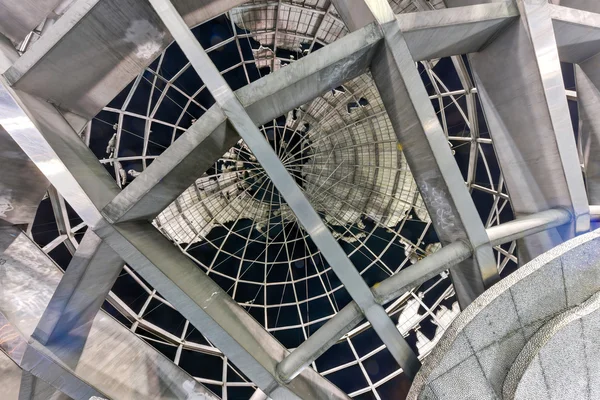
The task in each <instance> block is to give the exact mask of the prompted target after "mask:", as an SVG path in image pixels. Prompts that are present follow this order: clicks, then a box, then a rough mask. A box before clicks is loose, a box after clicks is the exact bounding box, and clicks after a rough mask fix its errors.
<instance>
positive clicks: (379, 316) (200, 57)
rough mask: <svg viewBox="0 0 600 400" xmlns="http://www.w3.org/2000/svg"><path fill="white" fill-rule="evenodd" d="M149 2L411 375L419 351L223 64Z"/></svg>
mask: <svg viewBox="0 0 600 400" xmlns="http://www.w3.org/2000/svg"><path fill="white" fill-rule="evenodd" d="M150 3H151V4H152V6H153V7H154V8H155V10H156V12H157V13H158V15H159V16H160V17H161V19H162V20H163V23H164V24H165V25H166V26H167V28H168V29H169V31H170V32H171V34H172V35H173V37H174V38H175V41H177V43H178V44H179V46H180V47H181V49H182V51H183V53H184V54H185V55H186V56H187V58H188V59H189V61H190V63H191V65H192V67H193V68H194V69H195V70H196V72H197V73H198V75H200V77H201V78H202V80H203V82H204V83H205V84H206V87H207V88H208V90H209V91H210V92H211V94H212V95H213V97H214V98H215V100H216V102H217V104H219V106H220V107H221V109H222V110H223V112H224V113H225V115H226V116H227V117H228V119H229V122H230V123H231V125H232V126H233V127H234V128H235V129H236V130H237V131H238V133H239V134H240V136H242V138H243V139H244V141H245V142H246V144H247V145H248V147H250V149H251V150H252V152H253V153H254V155H255V156H256V158H257V159H258V161H259V162H260V163H261V165H262V166H263V168H264V169H265V171H266V172H267V174H268V175H269V177H270V178H271V180H272V182H273V184H274V185H275V187H277V189H278V190H279V192H280V193H281V195H282V196H283V197H284V199H285V200H286V202H287V203H288V205H289V206H290V208H291V209H292V210H293V211H294V213H295V214H296V216H297V218H298V221H300V223H301V224H302V225H303V227H304V229H305V230H306V231H307V233H308V234H309V235H310V236H311V238H312V239H313V241H314V243H315V244H316V245H317V246H318V247H319V249H320V250H321V252H322V254H323V256H324V257H325V258H326V259H327V261H328V262H329V264H330V265H331V266H332V268H333V270H334V271H335V273H336V274H337V276H338V277H339V279H340V281H341V282H342V283H343V284H344V286H345V288H346V290H348V293H350V295H351V296H352V297H353V298H354V300H355V301H356V303H357V304H358V305H359V306H360V307H361V309H362V310H363V312H364V314H365V316H366V317H367V319H368V320H369V321H370V322H371V324H372V325H373V328H374V329H375V331H376V332H377V334H378V335H379V337H380V338H381V340H382V341H383V343H385V345H386V346H387V348H388V350H389V351H390V353H391V354H392V356H394V358H395V359H396V361H397V362H398V363H399V364H400V366H402V368H403V369H404V371H405V373H406V374H407V376H409V377H413V376H414V375H415V374H416V372H417V371H418V369H419V367H420V362H419V360H418V358H417V356H416V355H415V353H414V352H413V351H412V349H411V348H410V347H409V345H408V344H407V343H406V341H405V340H404V338H403V337H402V335H401V334H400V332H399V331H398V329H397V328H396V326H395V325H394V323H393V322H392V320H391V319H390V318H389V316H388V315H387V314H386V312H385V310H384V309H383V307H381V306H380V305H379V304H377V303H376V302H375V300H374V299H373V295H372V293H371V291H370V290H369V287H368V286H367V284H366V283H365V281H364V280H363V279H362V276H361V275H360V274H359V273H358V271H357V270H356V268H355V267H354V265H353V264H352V263H351V262H350V260H349V259H348V257H347V256H346V253H345V252H344V250H343V249H342V248H341V246H340V245H339V243H338V242H337V241H336V240H335V238H334V237H333V234H332V233H331V231H330V230H329V228H328V227H327V225H325V223H324V222H323V221H322V220H321V218H320V217H319V215H318V214H317V212H316V211H315V210H314V209H313V208H312V206H311V204H310V203H309V201H308V199H307V198H306V196H305V195H304V193H303V192H302V190H301V189H300V188H299V187H298V185H297V184H296V182H295V180H294V178H292V177H291V175H290V174H289V173H288V171H287V170H286V169H285V167H284V165H283V164H282V163H281V160H280V159H279V157H278V156H277V154H276V153H275V152H274V151H273V149H272V148H271V146H270V145H269V143H268V142H267V140H266V139H265V138H264V136H263V135H262V134H261V133H260V131H259V130H258V128H257V126H256V125H255V123H254V121H252V119H251V118H250V116H249V115H248V113H247V112H246V110H245V109H244V107H243V106H242V104H241V102H240V101H239V99H238V98H237V97H236V96H235V94H234V93H233V91H232V90H231V88H230V87H229V86H228V85H227V83H226V82H225V80H224V79H223V77H222V76H221V74H220V73H219V70H218V69H217V68H216V67H215V66H214V64H213V63H212V61H211V60H210V58H209V57H208V55H207V54H206V52H205V51H204V49H203V48H202V46H201V45H200V43H198V41H197V40H196V38H195V37H194V35H193V34H192V32H191V31H190V30H189V28H188V27H187V25H186V24H185V22H184V21H183V19H182V18H181V16H180V15H179V14H178V12H177V10H175V8H174V7H173V5H172V4H171V2H170V1H168V0H150Z"/></svg>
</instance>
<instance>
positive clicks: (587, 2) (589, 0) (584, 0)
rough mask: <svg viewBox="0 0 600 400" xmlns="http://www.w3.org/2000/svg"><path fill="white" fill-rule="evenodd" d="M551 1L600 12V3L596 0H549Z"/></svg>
mask: <svg viewBox="0 0 600 400" xmlns="http://www.w3.org/2000/svg"><path fill="white" fill-rule="evenodd" d="M548 2H549V3H552V4H556V5H561V6H565V7H571V8H576V9H579V10H587V11H591V12H594V13H600V3H598V2H597V1H596V0H548Z"/></svg>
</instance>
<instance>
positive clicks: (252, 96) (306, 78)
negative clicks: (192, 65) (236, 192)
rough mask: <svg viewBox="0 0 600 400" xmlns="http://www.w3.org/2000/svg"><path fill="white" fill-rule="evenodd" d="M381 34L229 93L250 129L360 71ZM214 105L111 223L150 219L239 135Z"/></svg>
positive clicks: (136, 184)
mask: <svg viewBox="0 0 600 400" xmlns="http://www.w3.org/2000/svg"><path fill="white" fill-rule="evenodd" d="M381 37H382V36H381V33H380V32H379V31H378V30H376V29H374V28H373V27H372V26H371V27H365V28H364V29H361V30H360V31H358V32H354V33H352V34H350V35H346V36H345V37H343V38H342V39H340V40H338V41H336V42H334V43H332V44H330V45H329V46H327V48H326V49H325V50H320V51H316V52H314V53H312V54H309V55H308V56H307V57H304V58H302V59H300V60H298V61H296V62H294V63H292V64H290V65H288V66H286V67H285V68H282V69H280V70H278V71H277V72H275V73H273V74H269V75H267V76H265V77H264V78H261V79H259V80H257V81H255V82H253V83H251V84H249V85H247V86H244V87H243V88H241V89H239V90H237V91H236V92H235V95H236V97H237V98H238V99H239V100H240V102H241V103H242V105H243V106H244V108H245V109H246V112H247V113H248V115H249V116H250V118H251V119H252V121H254V124H255V125H262V124H264V123H266V122H268V121H272V120H273V119H274V118H277V117H279V116H280V115H284V114H285V113H287V112H288V111H290V110H292V109H294V108H296V107H299V106H301V105H303V104H305V103H306V102H308V101H310V100H312V99H314V98H315V97H317V96H319V95H321V94H322V93H323V92H325V91H327V90H329V89H331V88H334V87H337V86H339V85H341V84H343V83H344V82H347V81H348V80H351V79H353V78H356V77H357V76H359V75H360V74H362V73H364V72H365V70H366V69H367V67H368V66H369V64H370V62H371V59H372V56H373V53H374V51H375V48H376V46H377V44H378V43H379V41H380V39H381ZM225 120H226V117H225V114H223V112H222V111H221V109H220V107H219V106H218V105H215V106H213V107H211V108H210V109H209V110H208V111H207V112H206V113H205V114H204V115H203V116H202V117H201V118H199V119H198V120H197V121H196V122H195V123H194V124H193V125H192V126H191V127H190V129H188V130H187V131H186V132H185V133H184V134H183V135H182V136H181V137H180V138H179V139H177V140H176V141H175V143H173V144H172V145H171V146H170V147H169V148H168V149H166V150H165V152H164V153H163V154H162V155H161V156H160V157H159V158H158V159H156V160H154V162H153V163H152V165H150V166H149V167H148V168H146V170H144V172H143V173H142V174H141V175H140V176H138V177H137V178H136V179H135V180H134V181H133V182H132V183H131V184H130V185H128V186H127V187H126V188H125V189H124V190H123V191H122V192H121V193H119V195H118V196H117V197H116V198H115V199H114V200H113V201H112V202H111V203H110V204H109V205H108V206H107V207H106V208H105V209H104V210H103V214H104V215H105V216H106V217H107V218H108V219H109V220H111V221H113V222H121V221H129V220H135V219H152V218H154V217H156V215H158V214H159V213H160V212H161V211H162V210H164V209H165V208H166V207H167V206H168V205H169V204H171V203H172V202H173V201H174V200H175V199H176V198H177V196H179V195H180V194H181V192H183V191H184V190H185V189H187V188H188V187H189V186H190V185H191V184H193V182H194V181H195V180H196V179H197V178H198V176H199V174H200V173H202V172H204V171H206V170H207V169H208V168H209V167H210V165H212V164H213V163H214V162H215V161H216V160H217V159H218V158H219V157H220V156H222V155H223V154H225V152H226V151H227V150H229V148H231V147H232V146H233V145H234V144H235V143H236V141H237V140H239V136H238V135H237V132H236V131H235V130H234V129H232V128H231V127H230V126H229V125H228V124H227V123H226V122H225Z"/></svg>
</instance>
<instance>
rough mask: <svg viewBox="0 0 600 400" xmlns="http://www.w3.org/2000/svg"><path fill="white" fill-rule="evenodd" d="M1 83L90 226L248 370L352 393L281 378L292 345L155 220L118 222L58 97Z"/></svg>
mask: <svg viewBox="0 0 600 400" xmlns="http://www.w3.org/2000/svg"><path fill="white" fill-rule="evenodd" d="M0 83H2V85H0V125H2V126H3V127H4V128H5V129H6V130H7V132H8V133H9V134H10V135H11V136H12V137H13V139H15V141H16V142H17V143H18V144H19V145H20V146H21V147H22V148H23V150H24V151H25V153H26V154H27V155H28V156H29V157H30V158H31V159H32V161H33V162H34V163H35V164H36V165H37V166H38V168H40V170H41V171H42V172H43V173H44V174H45V175H46V177H47V178H48V180H49V181H50V182H51V183H52V184H53V185H54V186H55V187H56V188H57V190H58V191H59V192H60V193H61V195H63V196H64V197H65V200H67V201H68V202H69V204H70V205H71V206H72V207H73V209H74V210H75V211H76V212H77V213H78V214H79V215H80V216H81V217H82V219H83V220H84V221H85V222H86V223H87V224H88V226H90V227H92V228H93V229H94V231H95V232H97V234H98V235H99V236H100V237H102V238H103V239H104V240H105V241H106V242H107V243H108V244H109V245H111V247H113V249H114V250H115V251H116V252H117V253H118V254H119V256H120V257H121V258H122V259H123V260H125V261H126V262H127V263H128V264H129V265H130V266H131V267H132V268H134V269H135V270H136V272H138V273H139V274H140V275H141V276H142V277H144V278H145V279H147V281H148V282H149V283H150V284H151V285H152V286H154V287H155V288H156V289H157V290H159V291H160V292H161V293H162V294H163V295H164V296H165V298H166V300H168V301H169V302H170V303H171V304H173V305H174V306H175V307H176V308H177V309H178V311H179V312H181V314H182V315H183V316H184V317H186V318H187V319H188V320H189V321H190V322H191V323H192V324H193V325H194V326H195V327H197V328H198V329H199V330H200V331H201V332H202V333H203V334H204V335H205V336H206V337H207V339H209V340H210V341H211V342H212V343H214V344H215V345H217V346H219V348H220V349H221V350H222V351H223V353H224V354H225V355H226V356H227V357H228V359H230V360H231V361H232V362H233V363H235V364H236V366H238V367H239V368H240V370H241V371H242V372H243V373H244V374H245V375H246V376H248V377H249V378H250V379H252V380H253V381H254V382H256V383H257V384H258V385H259V386H260V387H261V389H263V390H265V391H267V392H268V393H270V394H272V395H273V396H275V395H278V396H282V397H283V398H290V399H293V398H302V399H314V400H317V399H319V400H320V399H332V400H341V399H348V397H347V396H346V395H345V394H344V393H343V392H342V391H340V390H339V389H338V388H337V387H335V386H334V385H333V384H331V383H330V382H329V381H327V380H326V379H325V378H323V377H321V376H320V375H319V374H318V373H316V372H315V371H312V370H307V371H305V372H304V373H302V374H301V375H300V376H298V377H297V378H296V379H295V380H294V381H293V382H291V383H290V384H287V385H286V384H285V383H283V382H281V381H279V380H278V378H277V376H276V372H275V367H276V365H277V363H278V362H279V361H281V360H282V359H283V358H284V356H285V355H286V349H285V348H284V347H283V346H282V345H281V344H280V343H279V342H278V341H277V340H276V339H275V338H273V336H271V335H270V334H269V333H268V332H266V331H265V329H264V328H263V327H262V326H260V325H259V324H258V323H257V322H256V321H255V320H254V319H253V318H252V317H250V315H249V314H247V313H246V311H244V310H243V309H242V308H241V307H240V306H239V305H238V304H237V303H236V302H235V301H233V299H231V297H230V296H229V295H228V294H227V293H225V292H224V291H223V290H222V289H221V288H220V287H219V286H218V285H217V284H216V283H214V282H213V281H212V280H211V279H210V278H208V277H207V276H206V274H204V273H203V272H202V271H201V270H200V269H199V268H198V267H197V266H196V264H194V263H193V262H192V261H191V260H190V259H189V258H187V257H186V256H185V255H184V254H183V253H181V252H180V251H179V250H178V249H177V248H175V246H173V244H172V243H171V242H170V241H169V240H168V239H166V238H165V237H164V236H162V235H161V234H160V233H159V232H158V231H157V230H156V229H155V228H154V227H152V225H151V224H150V223H149V222H147V221H141V222H127V223H123V225H118V224H117V225H116V226H115V227H113V226H111V225H110V223H109V222H108V221H106V220H105V219H104V218H103V217H102V215H101V214H100V211H99V209H101V208H103V207H105V206H106V204H108V203H109V202H110V200H111V199H110V197H111V196H112V197H113V198H114V196H115V195H116V194H117V193H118V187H117V185H116V182H115V181H114V179H112V177H111V176H110V175H109V174H108V173H107V172H106V170H105V169H104V168H103V167H102V165H101V164H100V162H99V161H98V159H97V158H96V157H95V156H94V154H93V153H92V152H91V150H90V149H89V148H88V147H87V146H86V145H85V143H83V141H81V139H80V138H79V137H78V136H77V134H76V133H75V131H74V130H73V129H72V128H71V127H70V126H69V125H68V123H67V122H66V121H65V120H64V118H62V117H61V115H60V113H59V112H58V110H56V109H55V108H54V107H53V106H52V105H51V104H49V103H48V102H45V101H43V100H41V99H39V98H37V97H34V96H31V95H28V94H26V93H23V92H21V91H18V90H13V89H11V88H10V87H8V86H7V84H6V82H5V81H3V80H2V79H0ZM140 249H143V252H142V250H140ZM145 253H148V254H150V256H148V255H146V254H145ZM202 288H204V290H202ZM203 307H205V308H203ZM390 322H391V321H390ZM228 324H230V325H228ZM84 354H85V352H84ZM104 361H105V362H110V359H108V360H104ZM104 367H105V368H106V367H107V366H104Z"/></svg>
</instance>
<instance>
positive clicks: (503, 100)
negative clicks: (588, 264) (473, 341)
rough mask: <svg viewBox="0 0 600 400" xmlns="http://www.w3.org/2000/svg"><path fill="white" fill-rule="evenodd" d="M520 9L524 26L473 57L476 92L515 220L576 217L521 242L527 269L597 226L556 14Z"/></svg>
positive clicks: (541, 7)
mask: <svg viewBox="0 0 600 400" xmlns="http://www.w3.org/2000/svg"><path fill="white" fill-rule="evenodd" d="M447 3H449V4H450V5H453V4H454V2H453V1H452V0H447ZM517 5H518V7H519V10H520V14H521V16H520V18H519V21H518V22H517V23H515V24H512V25H510V26H509V27H508V28H506V29H505V30H504V31H502V32H501V33H500V35H498V36H497V37H496V39H495V40H494V41H493V42H491V43H490V44H488V45H487V46H486V47H485V48H484V49H482V50H481V51H480V52H478V53H474V54H472V55H470V61H471V67H472V71H473V75H474V78H475V81H476V84H477V89H478V91H477V92H478V94H479V97H480V100H481V103H482V105H483V110H484V112H485V115H486V120H487V124H488V128H489V130H490V134H491V135H492V139H493V141H494V149H495V151H496V154H497V157H498V162H499V164H500V168H501V170H502V173H503V176H504V179H505V182H506V186H507V189H508V192H509V194H510V198H511V206H512V208H513V210H514V212H515V215H516V216H517V217H518V216H520V215H527V214H532V213H536V212H539V211H543V210H547V209H550V208H557V207H563V208H565V209H567V210H569V211H570V212H571V213H572V215H573V216H574V218H573V219H572V221H571V224H570V225H567V226H563V227H561V228H559V229H551V230H548V231H545V232H543V233H540V234H538V235H533V236H530V237H528V238H526V239H525V240H523V241H521V242H520V243H519V262H520V263H526V262H528V261H529V260H531V259H532V258H534V257H536V256H537V255H539V254H541V253H543V252H545V251H547V250H549V249H551V248H552V247H554V246H555V245H557V244H559V243H562V242H563V241H564V240H566V239H569V238H571V237H573V236H574V235H576V234H578V233H582V232H586V231H587V230H589V226H590V222H589V205H588V202H587V196H586V193H585V187H584V184H583V179H582V174H581V168H580V166H579V159H578V154H577V147H576V144H575V139H574V134H573V129H572V126H571V119H570V113H569V109H568V106H567V100H566V92H565V88H564V83H563V80H562V74H561V69H560V62H559V57H558V51H557V47H556V41H555V36H554V30H553V25H552V20H551V18H550V7H549V5H548V4H547V3H545V2H539V1H534V0H518V1H517ZM541 155H543V156H541Z"/></svg>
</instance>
